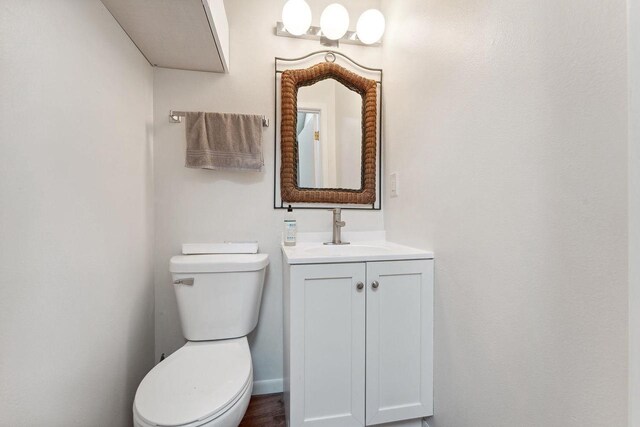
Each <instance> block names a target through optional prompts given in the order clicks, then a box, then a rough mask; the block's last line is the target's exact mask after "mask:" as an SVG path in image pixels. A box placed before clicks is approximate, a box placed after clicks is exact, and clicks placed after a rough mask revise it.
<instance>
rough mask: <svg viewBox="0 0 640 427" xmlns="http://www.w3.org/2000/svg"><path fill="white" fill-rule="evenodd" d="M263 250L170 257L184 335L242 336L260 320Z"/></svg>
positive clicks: (265, 259) (209, 337)
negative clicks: (246, 252)
mask: <svg viewBox="0 0 640 427" xmlns="http://www.w3.org/2000/svg"><path fill="white" fill-rule="evenodd" d="M268 264H269V256H268V255H267V254H216V255H179V256H174V257H173V258H171V263H170V271H171V275H172V277H173V287H174V290H175V292H176V299H177V302H178V311H179V313H180V322H181V324H182V333H183V334H184V337H185V338H186V339H187V340H189V341H211V340H220V339H227V338H238V337H243V336H245V335H247V334H249V332H251V331H252V330H253V329H254V328H255V327H256V324H257V323H258V314H259V313H260V301H261V300H262V287H263V284H264V274H265V270H266V268H267V265H268Z"/></svg>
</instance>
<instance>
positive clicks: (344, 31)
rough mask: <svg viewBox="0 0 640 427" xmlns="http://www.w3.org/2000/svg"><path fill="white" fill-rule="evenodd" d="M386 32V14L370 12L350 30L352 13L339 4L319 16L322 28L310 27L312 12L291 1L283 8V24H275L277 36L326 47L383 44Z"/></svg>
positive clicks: (301, 1)
mask: <svg viewBox="0 0 640 427" xmlns="http://www.w3.org/2000/svg"><path fill="white" fill-rule="evenodd" d="M384 30H385V20H384V15H383V14H382V12H380V11H379V10H377V9H369V10H367V11H365V12H363V13H362V15H360V17H359V19H358V21H357V25H356V31H350V30H349V12H348V11H347V9H346V8H345V7H344V6H343V5H341V4H339V3H332V4H330V5H329V6H327V7H326V8H325V9H324V10H323V11H322V15H321V16H320V26H319V27H316V26H312V25H311V9H310V8H309V5H308V4H307V2H306V1H305V0H288V1H287V2H286V3H285V5H284V7H283V8H282V22H278V23H277V24H276V31H275V33H276V35H277V36H281V37H293V38H299V39H308V40H320V43H322V44H323V45H325V46H335V47H337V46H339V43H340V42H343V43H348V44H359V45H364V46H379V45H381V44H382V43H381V41H380V40H381V39H382V35H383V34H384Z"/></svg>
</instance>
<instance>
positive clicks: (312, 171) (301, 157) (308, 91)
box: [296, 78, 362, 189]
mask: <svg viewBox="0 0 640 427" xmlns="http://www.w3.org/2000/svg"><path fill="white" fill-rule="evenodd" d="M361 116H362V97H361V96H360V94H358V93H357V92H354V91H352V90H350V89H349V88H347V87H346V86H344V85H343V84H342V83H340V82H338V81H337V80H334V79H332V78H329V79H325V80H321V81H319V82H316V83H314V84H313V85H311V86H305V87H301V88H300V89H299V90H298V116H297V119H298V122H297V129H296V132H297V137H298V187H299V188H348V189H359V188H361V186H362V118H361Z"/></svg>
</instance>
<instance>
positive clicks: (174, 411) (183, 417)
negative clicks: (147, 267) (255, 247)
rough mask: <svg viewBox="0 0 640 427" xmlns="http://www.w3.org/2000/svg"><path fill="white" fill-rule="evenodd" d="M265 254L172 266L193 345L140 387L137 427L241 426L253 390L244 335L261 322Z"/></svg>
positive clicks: (202, 258) (192, 258)
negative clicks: (259, 317)
mask: <svg viewBox="0 0 640 427" xmlns="http://www.w3.org/2000/svg"><path fill="white" fill-rule="evenodd" d="M268 264H269V259H268V256H267V255H266V254H257V253H255V254H205V255H202V254H199V255H181V256H175V257H173V258H172V259H171V268H170V270H171V273H172V275H173V279H174V289H175V292H176V299H177V302H178V311H179V313H180V320H181V326H182V331H183V335H184V337H185V338H186V339H187V340H188V342H187V343H186V344H185V345H184V346H183V347H182V348H180V349H178V350H177V351H176V352H174V353H173V354H171V355H170V356H169V357H167V358H166V359H165V360H163V361H162V362H160V363H159V364H158V365H156V367H154V368H153V369H152V370H151V371H150V372H149V373H148V374H147V375H146V376H145V377H144V379H143V380H142V382H141V383H140V385H139V386H138V390H137V391H136V396H135V400H134V404H133V423H134V425H135V426H136V427H159V426H163V427H178V426H179V427H237V426H238V425H239V424H240V421H241V420H242V417H243V416H244V413H245V412H246V410H247V406H248V405H249V400H250V399H251V392H252V390H253V368H252V363H251V352H250V350H249V344H248V343H247V338H246V335H247V334H248V333H249V332H251V331H252V330H253V329H254V328H255V326H256V324H257V322H258V314H259V310H260V301H261V299H262V287H263V283H264V274H265V269H266V267H267V265H268Z"/></svg>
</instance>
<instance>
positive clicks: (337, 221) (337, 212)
mask: <svg viewBox="0 0 640 427" xmlns="http://www.w3.org/2000/svg"><path fill="white" fill-rule="evenodd" d="M330 212H333V239H332V240H331V241H330V242H326V243H325V245H348V244H349V242H343V241H342V236H341V232H342V227H344V226H345V225H347V223H346V222H344V221H342V219H341V218H340V216H341V214H342V209H340V208H335V209H331V210H330Z"/></svg>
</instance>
